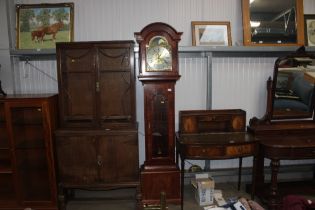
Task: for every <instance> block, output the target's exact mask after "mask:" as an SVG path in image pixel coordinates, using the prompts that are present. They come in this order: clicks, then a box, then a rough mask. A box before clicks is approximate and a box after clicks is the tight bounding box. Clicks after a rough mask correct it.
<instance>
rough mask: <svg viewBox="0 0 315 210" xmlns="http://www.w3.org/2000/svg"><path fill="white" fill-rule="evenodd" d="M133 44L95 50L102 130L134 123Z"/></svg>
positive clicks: (109, 46) (102, 47)
mask: <svg viewBox="0 0 315 210" xmlns="http://www.w3.org/2000/svg"><path fill="white" fill-rule="evenodd" d="M132 50H133V45H119V44H116V45H108V46H101V47H99V48H98V54H97V55H98V70H99V84H100V92H99V98H100V101H99V102H100V103H99V113H100V117H101V119H100V120H101V125H102V127H106V128H112V127H118V128H121V127H124V126H127V124H128V123H129V124H130V123H132V122H134V121H135V116H134V113H135V111H134V109H135V105H134V104H135V101H134V97H135V96H134V89H135V87H134V85H135V83H134V68H133V62H134V61H133V51H132Z"/></svg>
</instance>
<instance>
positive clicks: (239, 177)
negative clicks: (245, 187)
mask: <svg viewBox="0 0 315 210" xmlns="http://www.w3.org/2000/svg"><path fill="white" fill-rule="evenodd" d="M242 162H243V158H241V157H240V158H239V162H238V184H237V190H238V191H240V189H241V180H242Z"/></svg>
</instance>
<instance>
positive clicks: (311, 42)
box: [304, 15, 315, 46]
mask: <svg viewBox="0 0 315 210" xmlns="http://www.w3.org/2000/svg"><path fill="white" fill-rule="evenodd" d="M304 26H305V27H304V31H305V45H306V46H315V15H304Z"/></svg>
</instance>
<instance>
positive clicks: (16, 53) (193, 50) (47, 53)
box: [10, 46, 315, 60]
mask: <svg viewBox="0 0 315 210" xmlns="http://www.w3.org/2000/svg"><path fill="white" fill-rule="evenodd" d="M298 48H299V47H298V46H281V47H272V46H261V47H250V46H179V49H178V50H179V54H180V56H181V57H191V56H193V57H196V56H202V57H204V56H207V55H211V56H212V57H278V56H279V55H282V54H283V55H285V54H287V53H291V52H294V51H296V50H297V49H298ZM138 51H139V48H138V46H136V47H135V52H136V53H138ZM306 51H307V52H315V47H306ZM10 55H11V56H12V57H19V58H20V59H21V60H26V59H28V60H38V59H49V60H51V59H55V58H56V50H55V49H38V50H26V49H25V50H16V49H12V50H10Z"/></svg>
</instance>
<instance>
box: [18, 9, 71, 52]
mask: <svg viewBox="0 0 315 210" xmlns="http://www.w3.org/2000/svg"><path fill="white" fill-rule="evenodd" d="M73 13H74V4H73V3H57V4H17V5H16V48H17V49H37V50H40V49H52V48H56V44H55V43H56V42H70V41H73V21H74V20H73V17H74V14H73Z"/></svg>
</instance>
